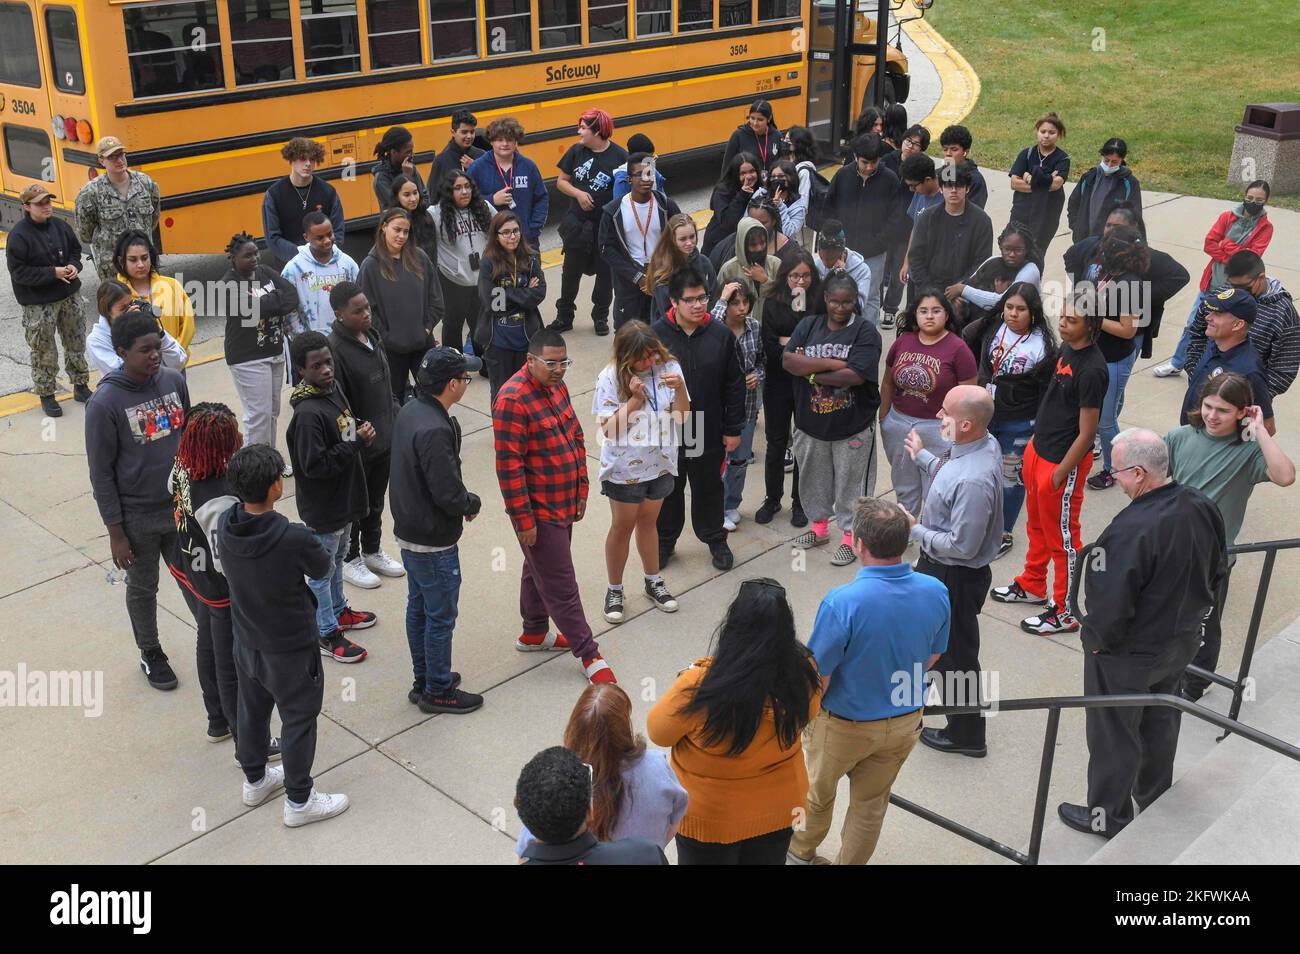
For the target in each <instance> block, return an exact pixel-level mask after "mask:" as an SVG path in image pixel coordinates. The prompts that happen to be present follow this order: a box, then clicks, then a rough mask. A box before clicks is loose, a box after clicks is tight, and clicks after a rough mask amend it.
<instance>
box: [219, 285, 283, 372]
mask: <svg viewBox="0 0 1300 954" xmlns="http://www.w3.org/2000/svg"><path fill="white" fill-rule="evenodd" d="M221 280H222V282H224V283H226V287H228V288H231V289H233V290H234V294H233V295H224V296H222V299H221V306H222V310H223V311H225V312H226V341H225V350H226V364H243V363H244V362H246V361H258V360H262V359H265V358H278V357H280V356H281V355H283V354H284V331H283V329H282V327H281V324H282V322H283V321H284V320H285V319H286V317H287V316H289V315H292V314H293V313H294V312H295V311H297V310H298V290H297V289H296V288H295V287H294V286H293V283H292V282H290V281H289V280H288V279H287V278H285V277H284V276H283V275H281V274H280V273H278V272H277V271H276V270H275V269H274V268H270V267H268V266H266V265H258V266H256V267H255V268H254V269H253V277H252V278H240V277H239V276H238V275H236V274H235V270H234V269H233V268H230V269H227V270H226V274H224V275H222V276H221ZM232 298H233V300H232ZM254 302H256V305H254Z"/></svg>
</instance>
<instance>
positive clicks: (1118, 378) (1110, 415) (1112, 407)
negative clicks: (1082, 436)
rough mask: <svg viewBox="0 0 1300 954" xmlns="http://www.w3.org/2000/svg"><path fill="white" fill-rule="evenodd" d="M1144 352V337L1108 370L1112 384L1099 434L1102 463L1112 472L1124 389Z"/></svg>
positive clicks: (1139, 337)
mask: <svg viewBox="0 0 1300 954" xmlns="http://www.w3.org/2000/svg"><path fill="white" fill-rule="evenodd" d="M1141 350H1142V335H1141V333H1139V334H1138V335H1137V337H1135V338H1134V339H1133V350H1132V351H1131V352H1130V353H1129V356H1128V357H1127V358H1125V359H1124V360H1122V361H1109V362H1107V363H1106V370H1107V371H1109V372H1110V383H1109V384H1107V385H1106V400H1105V401H1103V402H1102V405H1101V421H1100V423H1099V424H1098V425H1097V433H1098V434H1099V435H1100V436H1101V462H1102V464H1103V465H1104V466H1105V468H1106V469H1107V470H1110V445H1111V441H1113V440H1114V439H1115V435H1117V434H1118V433H1119V413H1120V411H1122V410H1124V388H1125V387H1126V386H1127V385H1128V376H1129V375H1130V374H1132V373H1133V365H1134V364H1136V363H1137V356H1138V352H1139V351H1141Z"/></svg>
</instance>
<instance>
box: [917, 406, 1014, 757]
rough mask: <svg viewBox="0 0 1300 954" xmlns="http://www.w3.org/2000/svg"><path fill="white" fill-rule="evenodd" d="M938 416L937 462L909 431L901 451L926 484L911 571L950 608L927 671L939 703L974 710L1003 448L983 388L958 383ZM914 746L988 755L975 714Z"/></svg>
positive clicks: (925, 733) (997, 539)
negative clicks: (944, 444)
mask: <svg viewBox="0 0 1300 954" xmlns="http://www.w3.org/2000/svg"><path fill="white" fill-rule="evenodd" d="M938 416H939V427H940V433H941V434H942V435H943V438H944V440H947V441H949V442H950V443H951V444H952V446H951V447H950V448H949V449H948V450H946V451H944V452H943V456H941V457H935V456H934V454H932V453H930V452H929V451H928V450H926V449H925V447H924V446H923V445H922V443H921V438H920V436H919V435H918V434H917V433H916V431H915V430H913V431H912V432H911V433H910V434H908V435H907V439H906V447H907V452H908V454H910V455H911V457H912V460H914V461H915V462H916V465H917V466H918V467H919V468H921V471H922V473H923V475H924V476H925V477H926V478H927V479H928V481H929V483H930V489H929V491H928V492H927V493H926V495H925V503H924V504H923V505H922V510H921V519H920V520H917V518H916V517H914V516H912V514H910V513H909V514H907V517H908V521H909V522H910V523H911V525H912V531H911V532H912V539H913V540H915V541H916V542H917V543H919V544H920V546H921V558H920V560H919V561H918V562H917V565H916V569H917V570H918V572H921V573H925V574H928V575H930V576H933V577H934V578H935V579H937V580H940V581H941V582H942V583H943V585H944V586H946V587H947V588H948V600H949V602H950V603H951V605H952V626H951V630H950V633H949V637H948V649H947V651H946V652H945V653H944V654H943V655H942V656H941V657H940V658H939V661H938V662H937V663H935V666H934V668H933V669H932V670H931V671H932V672H934V673H935V674H936V676H937V677H938V681H939V684H940V686H941V688H942V690H943V700H944V703H945V704H947V705H978V704H980V693H979V684H980V658H979V656H980V627H979V614H980V610H981V609H983V607H984V598H985V596H987V595H988V591H989V585H990V584H991V583H992V582H993V574H992V572H991V571H990V570H989V564H990V563H992V562H993V560H994V558H995V557H996V556H997V555H998V545H999V544H1000V543H1001V542H1002V450H1001V448H1000V447H999V446H998V442H997V439H996V438H995V437H993V436H992V435H991V434H989V421H991V420H993V397H992V395H990V394H989V392H988V390H987V389H985V388H982V387H978V386H976V385H973V384H963V385H958V386H957V387H955V388H953V389H952V390H951V391H949V392H948V395H947V397H945V398H944V399H943V407H942V408H940V410H939V415H938ZM899 506H900V507H901V506H902V505H901V504H900V505H899ZM903 512H904V513H907V511H906V510H904V511H903ZM921 741H922V742H923V743H924V744H925V745H928V746H929V747H930V748H932V749H937V750H938V751H940V752H949V753H953V754H957V755H967V756H970V757H971V758H977V759H982V758H983V757H984V756H985V755H987V754H988V748H987V746H986V745H985V742H984V718H983V716H981V715H980V714H979V713H974V714H971V715H956V716H949V717H948V726H947V728H945V729H924V730H922V732H921Z"/></svg>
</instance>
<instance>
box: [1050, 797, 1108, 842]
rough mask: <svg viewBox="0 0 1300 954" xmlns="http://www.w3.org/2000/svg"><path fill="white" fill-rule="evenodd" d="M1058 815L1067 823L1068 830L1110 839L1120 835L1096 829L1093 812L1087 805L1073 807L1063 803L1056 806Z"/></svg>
mask: <svg viewBox="0 0 1300 954" xmlns="http://www.w3.org/2000/svg"><path fill="white" fill-rule="evenodd" d="M1056 814H1057V815H1058V816H1060V819H1061V821H1063V822H1064V823H1065V826H1066V827H1067V828H1073V829H1074V830H1075V831H1081V832H1083V833H1084V834H1085V835H1101V837H1102V838H1106V839H1110V838H1114V837H1115V836H1116V835H1117V834H1119V832H1109V831H1104V830H1098V829H1096V828H1094V827H1093V817H1092V811H1091V809H1089V808H1088V806H1087V805H1072V804H1070V803H1069V802H1061V804H1059V805H1057V806H1056Z"/></svg>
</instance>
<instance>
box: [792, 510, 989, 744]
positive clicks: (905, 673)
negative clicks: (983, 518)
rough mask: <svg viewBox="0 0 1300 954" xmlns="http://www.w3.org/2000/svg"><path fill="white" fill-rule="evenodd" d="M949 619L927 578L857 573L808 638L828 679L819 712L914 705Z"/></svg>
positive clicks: (870, 570)
mask: <svg viewBox="0 0 1300 954" xmlns="http://www.w3.org/2000/svg"><path fill="white" fill-rule="evenodd" d="M1000 526H1001V524H1000V523H999V527H1000ZM951 616H952V611H951V607H950V603H949V601H948V590H947V588H946V587H945V586H944V585H943V584H942V583H941V582H939V581H938V580H936V579H935V578H934V577H932V576H926V575H925V574H924V573H914V572H913V571H912V568H911V566H909V565H908V564H906V563H898V564H894V565H891V566H864V567H862V568H860V569H859V570H858V575H857V576H855V577H854V578H853V581H852V582H851V583H847V584H845V585H844V586H838V587H836V588H835V589H833V590H831V591H830V592H829V593H827V594H826V598H825V599H823V600H822V605H821V607H820V608H819V609H818V610H817V620H816V622H815V623H813V631H812V636H810V637H809V639H808V648H809V649H811V650H812V652H813V655H814V656H815V657H816V659H817V669H818V671H819V672H820V673H821V674H822V675H823V676H829V677H830V685H829V686H828V687H827V689H826V695H825V696H824V697H823V698H822V707H823V708H824V709H826V710H827V711H828V712H833V713H835V715H837V716H840V717H841V718H845V719H854V720H856V721H866V720H875V719H892V718H894V717H896V716H900V715H905V714H906V713H908V712H915V711H916V710H917V709H919V708H921V707H922V706H923V705H924V704H925V672H926V667H927V664H928V663H929V661H930V657H931V656H932V655H934V654H935V653H942V652H943V651H944V650H945V649H947V648H948V626H949V623H950V621H951Z"/></svg>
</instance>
